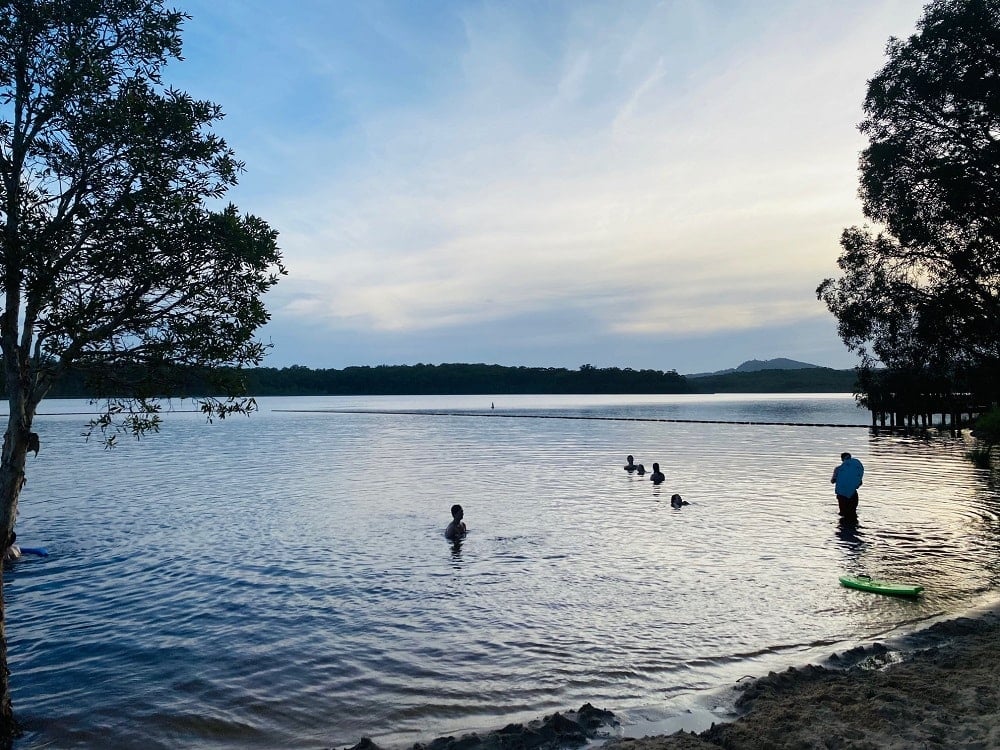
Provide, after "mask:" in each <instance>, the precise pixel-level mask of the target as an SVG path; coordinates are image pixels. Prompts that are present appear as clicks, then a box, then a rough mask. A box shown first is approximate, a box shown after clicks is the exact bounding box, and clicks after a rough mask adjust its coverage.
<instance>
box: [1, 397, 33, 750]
mask: <svg viewBox="0 0 1000 750" xmlns="http://www.w3.org/2000/svg"><path fill="white" fill-rule="evenodd" d="M8 384H10V380H8ZM9 403H10V417H9V419H8V421H7V432H6V433H5V434H4V439H3V453H2V456H0V544H2V551H6V549H7V542H8V540H9V539H10V534H11V532H12V531H13V530H14V519H15V517H16V515H17V501H18V498H19V497H20V495H21V488H22V487H23V486H24V481H25V476H24V464H25V459H26V457H27V454H28V449H29V445H31V446H32V449H33V450H37V444H35V445H32V443H33V440H32V437H33V436H32V434H31V422H32V419H33V417H34V408H33V406H32V405H30V404H29V403H28V401H27V399H26V398H25V397H24V392H23V390H21V391H20V392H19V393H13V394H11V397H10V399H9ZM0 554H2V552H0ZM9 678H10V668H9V667H8V666H7V605H6V602H5V601H4V594H3V576H2V575H0V750H9V749H10V748H11V747H12V746H13V743H14V738H15V737H17V736H18V735H19V734H20V729H19V727H18V725H17V721H16V720H15V719H14V708H13V703H12V701H11V696H10V679H9Z"/></svg>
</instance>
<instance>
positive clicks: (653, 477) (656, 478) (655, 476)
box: [649, 464, 666, 484]
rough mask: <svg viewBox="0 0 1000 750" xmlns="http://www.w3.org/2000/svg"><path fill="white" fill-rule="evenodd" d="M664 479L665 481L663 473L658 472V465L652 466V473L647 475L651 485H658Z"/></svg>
mask: <svg viewBox="0 0 1000 750" xmlns="http://www.w3.org/2000/svg"><path fill="white" fill-rule="evenodd" d="M664 479H666V477H665V476H664V475H663V472H662V471H660V465H659V464H653V473H652V474H650V475H649V481H651V482H652V483H653V484H660V483H662V482H663V480H664Z"/></svg>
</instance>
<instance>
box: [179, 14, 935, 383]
mask: <svg viewBox="0 0 1000 750" xmlns="http://www.w3.org/2000/svg"><path fill="white" fill-rule="evenodd" d="M168 5H173V7H177V8H179V9H181V10H183V11H184V12H185V13H187V14H189V15H190V16H191V18H190V20H188V21H187V22H186V23H185V25H184V60H183V61H180V62H174V63H171V65H170V66H169V67H168V68H167V71H166V74H165V77H164V80H165V82H166V83H168V84H169V85H172V86H174V87H177V88H181V89H184V90H187V91H188V92H190V93H191V94H193V95H195V96H197V97H199V98H203V99H210V100H212V101H214V102H217V103H218V104H220V105H221V106H222V109H223V111H224V112H225V113H226V117H225V119H224V120H222V121H221V122H220V123H218V124H217V126H216V128H215V131H216V132H217V133H218V134H219V135H221V136H222V137H223V138H225V139H226V141H227V142H228V143H229V145H230V146H231V147H232V148H233V149H234V150H235V152H236V154H237V156H238V157H239V158H240V159H241V160H242V161H244V162H245V164H246V172H245V173H244V174H243V175H242V176H241V179H240V184H239V185H238V186H237V187H235V188H234V189H233V190H232V191H231V193H230V194H229V196H228V199H229V200H231V201H232V202H234V203H235V204H236V205H238V206H239V208H240V209H241V210H242V211H244V212H248V213H252V214H255V215H257V216H260V217H262V218H264V219H265V220H267V221H268V222H269V223H270V224H271V226H272V227H274V228H275V229H276V230H278V232H279V233H280V236H279V244H280V246H281V248H282V251H283V254H284V258H285V263H286V265H287V268H288V275H287V276H286V277H283V278H282V280H281V281H280V283H279V284H278V285H277V286H276V287H275V288H274V289H273V290H272V291H271V292H270V293H268V295H267V298H266V303H267V306H268V309H269V310H270V312H271V315H272V319H271V322H270V323H268V324H267V326H265V327H264V328H263V329H262V330H261V337H262V338H263V339H264V340H265V341H268V342H270V343H271V344H273V346H272V348H271V349H270V350H269V353H268V355H267V358H266V359H265V362H264V365H266V366H270V367H286V366H290V365H304V366H307V367H312V368H343V367H347V366H352V365H380V364H387V365H396V364H417V363H426V364H439V363H445V362H483V363H488V364H501V365H512V366H519V365H524V366H529V367H567V368H570V369H576V368H578V367H579V366H581V365H583V364H591V365H594V366H595V367H623V368H624V367H631V368H634V369H647V368H651V369H656V370H671V369H674V370H677V371H678V372H681V373H695V372H709V371H714V370H719V369H724V368H728V367H735V366H736V365H738V364H740V363H741V362H743V361H745V360H748V359H771V358H775V357H789V358H792V359H796V360H800V361H804V362H810V363H812V364H817V365H822V366H826V367H835V368H848V367H853V366H854V365H855V364H856V363H857V359H856V357H855V356H854V355H853V354H851V353H850V352H848V351H847V349H846V347H844V345H843V343H842V342H841V341H840V339H839V338H838V336H837V333H836V320H835V319H834V318H833V316H832V315H831V314H830V313H829V311H827V309H826V307H825V306H824V305H823V304H822V303H821V302H819V301H817V299H816V294H815V290H816V287H817V286H818V284H819V283H820V282H821V281H822V280H823V279H824V278H826V277H830V276H836V275H837V271H838V269H837V266H836V259H837V256H838V254H839V249H840V248H839V244H838V243H839V238H840V233H841V232H842V230H843V229H844V228H846V227H849V226H852V225H857V224H864V223H865V218H864V216H863V214H862V212H861V204H860V200H859V199H858V196H857V187H858V170H857V165H858V155H859V153H860V151H861V150H862V149H863V148H864V147H865V145H866V141H865V139H864V137H863V136H862V135H861V134H860V133H859V132H858V130H857V125H858V123H859V122H860V121H861V120H862V118H863V112H862V103H863V101H864V96H865V91H866V84H867V81H868V79H870V78H871V77H872V76H874V75H875V73H876V72H877V71H878V70H879V68H880V67H881V66H882V65H883V64H884V62H885V45H886V42H887V41H888V39H889V37H891V36H896V37H906V36H909V35H910V34H912V33H913V32H914V29H915V24H916V22H917V20H918V19H919V17H920V15H921V11H922V7H923V3H922V2H918V1H915V0H810V1H809V2H806V3H803V2H801V0H660V1H655V0H600V1H597V2H593V1H591V0H531V1H528V0H503V1H500V0H289V1H288V2H285V3H275V2H273V0H176V1H175V2H174V3H170V2H168Z"/></svg>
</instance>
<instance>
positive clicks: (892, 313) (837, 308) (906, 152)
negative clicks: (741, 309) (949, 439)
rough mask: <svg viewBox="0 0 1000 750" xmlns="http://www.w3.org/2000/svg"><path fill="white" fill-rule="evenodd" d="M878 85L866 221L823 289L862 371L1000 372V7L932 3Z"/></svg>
mask: <svg viewBox="0 0 1000 750" xmlns="http://www.w3.org/2000/svg"><path fill="white" fill-rule="evenodd" d="M886 52H887V56H888V62H887V63H886V64H885V66H884V67H883V68H882V69H881V70H880V71H879V72H878V74H877V75H876V76H875V77H874V78H872V80H871V81H869V83H868V92H867V96H866V98H865V103H864V110H865V115H866V117H865V119H864V121H863V122H862V123H861V125H860V129H861V132H862V133H864V134H865V135H866V136H868V138H869V141H870V142H869V145H868V147H867V148H866V149H865V150H864V151H863V152H862V154H861V160H860V171H861V184H860V197H861V199H862V204H863V209H864V213H865V216H866V217H867V218H869V219H871V220H872V221H873V222H876V223H877V224H879V225H881V226H882V227H884V231H881V232H878V233H875V232H873V231H872V230H871V229H868V228H858V227H851V228H849V229H847V230H845V231H844V233H843V236H842V238H841V247H842V249H843V252H842V254H841V255H840V258H839V260H838V265H839V267H840V268H841V270H842V271H843V272H844V275H843V276H841V277H840V278H838V279H826V280H824V281H823V283H822V284H820V286H819V287H818V289H817V290H816V292H817V296H818V297H819V299H821V300H822V301H823V302H825V303H826V305H827V307H828V308H829V309H830V311H831V312H832V313H833V314H834V315H835V316H836V317H837V319H838V323H839V332H840V335H841V338H843V340H844V342H845V343H846V344H847V346H848V347H849V348H850V349H851V350H853V351H856V352H857V353H858V354H860V355H861V357H862V365H863V367H864V368H871V367H872V366H873V365H875V364H882V365H885V366H886V367H888V368H889V369H890V370H894V369H895V370H905V371H911V372H913V373H924V374H926V375H928V376H931V375H933V376H934V377H942V376H943V377H947V378H950V379H951V380H952V381H953V382H955V379H956V378H960V377H964V376H967V375H968V374H969V373H971V372H979V373H986V374H988V375H989V376H990V377H991V379H993V380H994V381H996V380H997V378H996V377H995V376H997V375H1000V336H998V335H997V331H998V330H1000V2H998V0H934V1H933V2H931V3H929V4H928V5H927V6H926V7H925V9H924V14H923V17H922V18H921V20H920V21H919V23H918V24H917V33H916V34H914V35H913V36H911V37H910V38H909V39H906V40H905V41H904V40H899V39H895V38H893V39H890V40H889V43H888V47H887V50H886Z"/></svg>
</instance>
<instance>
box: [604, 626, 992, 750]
mask: <svg viewBox="0 0 1000 750" xmlns="http://www.w3.org/2000/svg"><path fill="white" fill-rule="evenodd" d="M907 641H908V643H907V644H906V649H905V651H904V652H902V654H895V653H893V652H890V651H888V650H887V649H886V648H885V647H873V648H868V649H856V650H855V651H854V652H849V653H848V654H845V655H842V656H840V657H836V658H834V659H832V660H831V662H830V666H823V667H820V666H806V667H800V668H796V669H789V670H787V671H785V672H781V673H774V672H772V673H771V674H769V675H768V676H766V677H762V678H760V679H758V680H755V681H753V682H750V683H749V684H748V685H747V687H746V688H745V689H744V691H743V694H742V695H741V697H740V698H739V700H738V701H737V708H738V709H739V710H740V711H743V712H745V713H744V714H743V715H742V716H740V718H738V719H736V720H735V721H733V722H731V723H726V724H716V725H715V726H713V727H712V728H711V729H709V730H707V731H705V732H702V733H700V734H690V733H685V732H679V733H677V734H672V735H667V736H660V737H645V738H641V739H620V740H613V741H611V742H609V743H608V744H607V745H606V746H605V747H606V748H607V750H707V749H708V748H726V749H727V750H765V749H767V750H783V749H786V748H787V749H788V750H791V749H792V748H796V749H803V750H804V749H806V748H831V749H835V748H852V749H854V750H861V749H862V748H864V749H868V748H871V750H876V749H882V748H898V749H899V750H903V749H904V748H906V749H907V750H909V749H910V748H949V750H954V749H955V748H964V749H965V750H987V749H988V748H1000V616H998V613H997V612H996V611H994V612H990V613H985V614H984V615H983V616H982V617H977V618H975V619H971V618H958V619H955V620H949V621H946V622H942V623H938V624H937V625H934V626H932V627H930V628H928V629H926V630H923V631H920V632H918V633H915V634H913V635H911V636H909V637H908V639H907ZM899 659H901V660H899ZM838 662H846V663H849V664H851V665H852V666H849V667H847V668H839V667H838Z"/></svg>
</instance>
